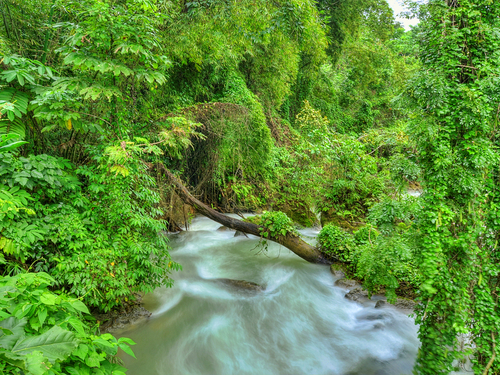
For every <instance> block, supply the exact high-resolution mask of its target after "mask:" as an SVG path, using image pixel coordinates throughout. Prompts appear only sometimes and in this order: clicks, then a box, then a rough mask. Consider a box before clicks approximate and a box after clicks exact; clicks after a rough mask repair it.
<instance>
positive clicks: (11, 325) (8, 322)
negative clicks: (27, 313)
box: [0, 316, 28, 349]
mask: <svg viewBox="0 0 500 375" xmlns="http://www.w3.org/2000/svg"><path fill="white" fill-rule="evenodd" d="M27 323H28V321H27V320H26V319H17V318H15V317H13V316H11V317H10V318H7V319H5V320H2V321H1V322H0V328H2V329H7V330H9V331H10V332H11V334H9V335H7V334H6V333H5V331H3V330H0V347H1V348H4V349H11V348H12V347H13V346H14V344H15V343H16V341H17V340H19V339H20V338H21V337H23V336H24V326H25V325H26V324H27Z"/></svg>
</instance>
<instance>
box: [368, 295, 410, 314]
mask: <svg viewBox="0 0 500 375" xmlns="http://www.w3.org/2000/svg"><path fill="white" fill-rule="evenodd" d="M416 305H417V303H416V302H415V301H412V300H411V299H405V298H398V299H396V302H395V303H394V305H391V304H390V303H389V302H387V301H382V300H381V301H377V303H376V304H375V308H376V309H379V308H382V307H387V306H394V307H395V308H397V309H399V310H407V311H413V310H414V309H415V306H416Z"/></svg>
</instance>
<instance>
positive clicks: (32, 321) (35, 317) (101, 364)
mask: <svg viewBox="0 0 500 375" xmlns="http://www.w3.org/2000/svg"><path fill="white" fill-rule="evenodd" d="M53 284H54V279H53V278H52V277H50V276H49V275H48V274H46V273H43V272H39V273H22V274H19V275H16V276H14V277H2V278H0V359H1V360H0V371H1V372H2V373H3V374H19V373H24V374H33V375H43V374H75V375H76V374H89V373H90V372H91V371H92V372H93V373H100V374H109V375H111V374H113V375H120V374H124V373H125V371H126V370H125V369H124V368H123V367H122V366H120V365H118V364H116V363H115V362H116V361H114V360H113V356H115V355H116V354H117V352H118V348H121V349H122V350H123V351H124V352H125V353H127V354H130V355H132V356H134V353H133V352H132V350H131V349H130V347H129V345H134V342H133V341H132V340H130V339H127V338H120V339H118V340H117V339H115V338H114V337H113V336H112V335H110V334H104V335H96V334H94V331H95V330H96V328H94V324H93V323H92V320H87V321H86V319H89V318H86V317H89V315H88V314H89V311H88V309H87V307H86V306H85V305H84V304H83V303H82V302H81V301H80V300H79V299H75V298H71V297H69V296H67V295H65V294H61V295H58V294H55V293H53V292H51V291H50V290H49V287H50V286H51V285H53Z"/></svg>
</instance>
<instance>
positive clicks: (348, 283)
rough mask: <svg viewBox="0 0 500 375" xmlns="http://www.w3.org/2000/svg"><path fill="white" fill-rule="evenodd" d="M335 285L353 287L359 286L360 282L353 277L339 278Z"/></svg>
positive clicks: (346, 287)
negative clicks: (352, 278)
mask: <svg viewBox="0 0 500 375" xmlns="http://www.w3.org/2000/svg"><path fill="white" fill-rule="evenodd" d="M334 285H335V286H338V287H341V288H345V289H353V288H356V287H359V283H358V282H357V281H356V280H351V279H339V280H337V281H335V284H334Z"/></svg>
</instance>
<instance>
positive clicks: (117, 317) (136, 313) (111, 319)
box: [94, 305, 151, 333]
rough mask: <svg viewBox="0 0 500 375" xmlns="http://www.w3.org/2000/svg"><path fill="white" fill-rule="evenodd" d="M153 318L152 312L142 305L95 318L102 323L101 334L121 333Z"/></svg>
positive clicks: (98, 315) (97, 315)
mask: <svg viewBox="0 0 500 375" xmlns="http://www.w3.org/2000/svg"><path fill="white" fill-rule="evenodd" d="M150 316H151V312H149V311H148V310H146V309H145V308H144V307H142V306H141V305H135V306H133V307H131V308H130V309H129V310H128V311H123V312H117V311H111V312H109V313H107V314H96V315H94V317H95V318H96V319H97V320H98V321H99V322H101V325H100V327H99V329H100V331H101V333H106V332H115V331H121V330H124V329H125V328H128V327H129V326H131V325H133V324H137V323H139V322H140V321H143V320H145V319H147V318H149V317H150Z"/></svg>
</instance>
